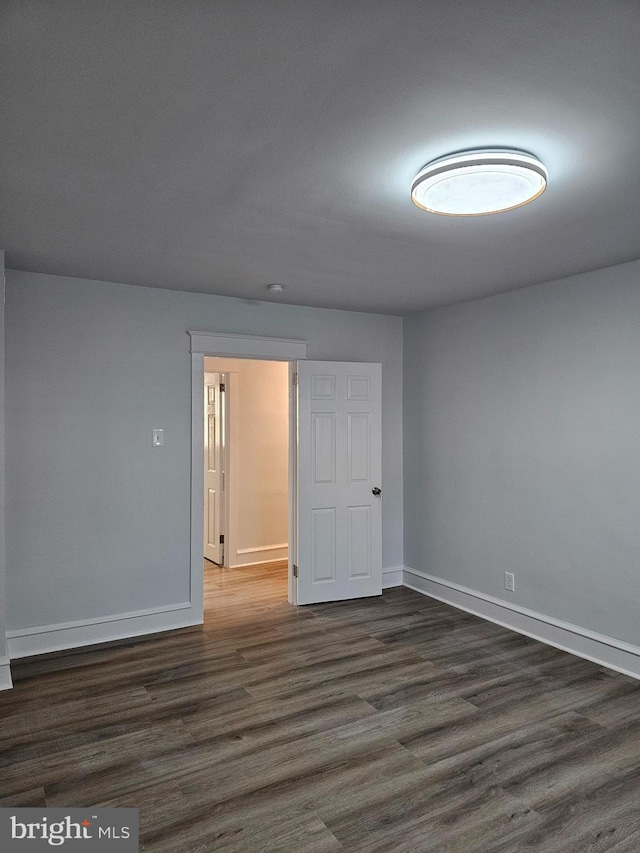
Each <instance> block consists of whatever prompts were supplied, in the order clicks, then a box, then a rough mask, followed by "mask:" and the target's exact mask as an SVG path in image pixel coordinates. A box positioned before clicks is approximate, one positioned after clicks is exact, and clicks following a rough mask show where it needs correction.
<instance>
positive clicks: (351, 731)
mask: <svg viewBox="0 0 640 853" xmlns="http://www.w3.org/2000/svg"><path fill="white" fill-rule="evenodd" d="M206 574H207V580H206V623H205V626H204V629H203V630H202V629H189V630H184V631H180V632H175V633H172V634H168V635H162V636H158V637H156V638H154V639H149V640H146V641H144V642H137V643H133V642H132V643H129V644H124V645H120V646H117V647H113V646H112V647H109V648H105V647H102V648H100V649H92V650H84V651H79V652H75V653H68V654H66V655H63V656H57V657H55V658H52V657H47V658H41V659H32V660H30V661H25V662H23V663H17V664H15V665H14V667H13V674H14V678H15V688H14V690H13V691H7V692H4V693H0V715H1V717H0V718H1V724H0V733H1V738H2V758H1V762H0V798H1V799H0V806H6V805H12V806H44V805H49V806H65V807H70V806H92V805H93V806H136V807H139V809H140V818H141V827H142V836H141V838H142V844H141V849H144V850H148V851H154V853H155V852H156V851H157V853H160V851H163V853H164V851H171V853H179V851H188V853H201V851H209V850H211V851H214V850H215V851H237V853H266V851H274V853H275V851H278V853H288V851H292V853H293V851H295V853H325V851H326V853H329V851H341V850H347V851H371V853H373V851H379V853H390V851H406V853H416V851H437V853H454V851H460V853H476V851H477V853H487V851H492V853H499V852H500V853H504V851H541V853H586V851H594V853H595V851H612V853H638V851H640V685H639V684H638V682H635V681H633V680H631V679H629V678H626V677H624V676H620V675H617V674H614V673H611V672H608V671H606V670H603V669H601V668H599V667H597V666H595V665H593V664H590V663H588V662H586V661H582V660H579V659H577V658H574V657H571V656H570V655H567V654H564V653H562V652H559V651H556V650H554V649H551V648H549V647H547V646H544V645H541V644H539V643H536V642H534V641H532V640H529V639H527V638H525V637H521V636H519V635H517V634H513V633H510V632H509V631H507V630H504V629H502V628H499V627H497V626H495V625H492V624H491V623H487V622H483V621H482V620H480V619H476V618H475V617H473V616H470V615H468V614H465V613H462V612H460V611H457V610H454V609H452V608H450V607H448V606H446V605H443V604H441V603H439V602H436V601H433V600H430V599H428V598H425V597H423V596H420V595H418V594H417V593H414V592H411V591H410V590H407V589H401V588H398V589H393V590H389V591H387V592H385V594H384V595H383V596H382V598H376V599H367V600H361V601H355V602H344V603H337V604H323V605H317V606H314V607H307V608H299V609H296V608H293V607H291V606H289V605H288V604H287V603H286V574H285V570H284V568H283V567H279V568H276V569H275V570H274V569H273V568H270V569H268V570H267V569H265V568H264V567H257V568H251V569H236V570H220V569H217V568H211V567H210V568H208V569H207V572H206Z"/></svg>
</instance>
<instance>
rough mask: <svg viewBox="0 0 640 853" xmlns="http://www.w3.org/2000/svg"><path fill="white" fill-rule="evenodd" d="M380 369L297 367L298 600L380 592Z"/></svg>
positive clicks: (306, 364) (310, 364)
mask: <svg viewBox="0 0 640 853" xmlns="http://www.w3.org/2000/svg"><path fill="white" fill-rule="evenodd" d="M381 397H382V368H381V365H380V364H367V363H357V362H335V361H300V362H298V482H297V537H296V541H297V548H296V551H297V553H296V559H295V561H294V562H295V564H296V566H297V602H298V604H313V603H315V602H320V601H338V600H342V599H348V598H360V597H364V596H371V595H380V594H381V593H382V512H381V509H382V508H381V486H382V484H381V471H382V409H381Z"/></svg>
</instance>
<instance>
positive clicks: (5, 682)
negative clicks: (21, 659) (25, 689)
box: [0, 658, 13, 690]
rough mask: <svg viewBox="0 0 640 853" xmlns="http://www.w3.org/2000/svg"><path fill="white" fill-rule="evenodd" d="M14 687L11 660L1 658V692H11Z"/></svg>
mask: <svg viewBox="0 0 640 853" xmlns="http://www.w3.org/2000/svg"><path fill="white" fill-rule="evenodd" d="M12 687H13V681H12V680H11V665H10V663H9V658H0V690H11V688H12Z"/></svg>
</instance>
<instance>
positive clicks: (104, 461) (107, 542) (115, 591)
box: [6, 270, 402, 630]
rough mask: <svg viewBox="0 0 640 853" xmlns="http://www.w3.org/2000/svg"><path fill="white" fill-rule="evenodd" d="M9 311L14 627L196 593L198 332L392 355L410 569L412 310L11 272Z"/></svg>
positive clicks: (389, 492) (396, 527) (388, 386)
mask: <svg viewBox="0 0 640 853" xmlns="http://www.w3.org/2000/svg"><path fill="white" fill-rule="evenodd" d="M6 318H7V324H6V331H7V373H6V379H7V448H8V453H7V493H8V504H7V580H8V602H9V609H8V627H9V629H14V630H15V629H19V628H26V627H32V626H40V625H43V626H44V625H51V624H56V623H64V622H67V621H76V620H83V619H92V618H99V617H103V616H109V615H115V614H119V613H124V612H131V611H135V610H138V609H145V608H152V607H160V606H163V605H168V604H174V603H179V602H183V601H185V600H188V598H189V522H190V515H189V513H190V508H189V502H190V465H191V461H190V418H191V396H190V395H191V357H190V353H189V337H188V335H187V334H186V332H187V329H201V330H209V331H224V332H230V333H237V334H249V335H251V334H259V335H267V336H274V337H292V338H305V339H308V340H309V341H310V345H309V350H308V355H309V358H317V359H334V360H352V361H379V362H382V372H383V398H384V411H383V440H384V451H383V481H384V505H383V565H384V566H386V567H391V566H398V565H401V564H402V321H401V320H400V318H398V317H388V316H380V315H373V314H358V313H353V312H346V311H329V310H324V309H313V308H300V307H294V306H287V305H272V304H268V303H264V302H250V301H245V300H239V299H229V298H225V297H215V296H205V295H200V294H192V293H178V292H173V291H167V290H153V289H149V288H138V287H130V286H127V285H119V284H110V283H104V282H91V281H83V280H79V279H71V278H60V277H56V276H48V275H39V274H32V273H23V272H15V271H11V270H9V271H7V304H6ZM153 427H160V428H163V429H164V431H165V447H164V449H163V450H157V449H153V448H152V447H151V430H152V428H153Z"/></svg>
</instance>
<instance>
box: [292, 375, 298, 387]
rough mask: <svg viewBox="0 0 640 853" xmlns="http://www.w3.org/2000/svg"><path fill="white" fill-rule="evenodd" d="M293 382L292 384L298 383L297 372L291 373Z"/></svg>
mask: <svg viewBox="0 0 640 853" xmlns="http://www.w3.org/2000/svg"><path fill="white" fill-rule="evenodd" d="M293 384H294V385H297V384H298V374H297V373H294V374H293Z"/></svg>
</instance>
